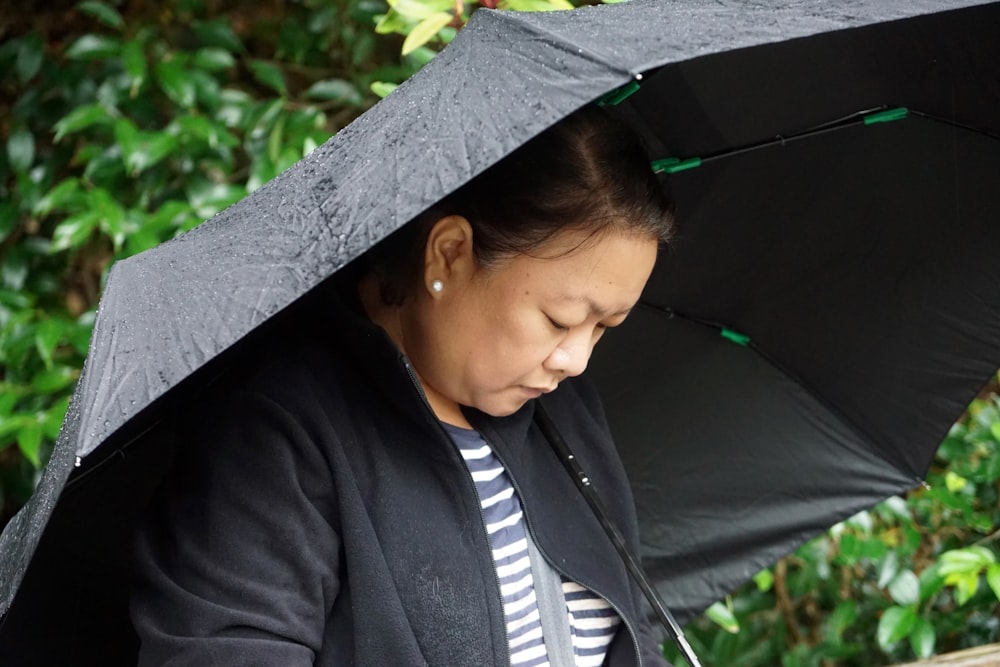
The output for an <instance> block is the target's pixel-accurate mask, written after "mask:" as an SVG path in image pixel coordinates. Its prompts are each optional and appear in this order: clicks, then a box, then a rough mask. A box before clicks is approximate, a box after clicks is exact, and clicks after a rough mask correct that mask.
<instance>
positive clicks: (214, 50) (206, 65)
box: [191, 46, 236, 71]
mask: <svg viewBox="0 0 1000 667" xmlns="http://www.w3.org/2000/svg"><path fill="white" fill-rule="evenodd" d="M191 64H193V65H194V66H195V67H197V68H199V69H207V70H210V71H218V70H224V69H229V68H230V67H233V66H234V65H236V58H234V57H233V54H231V53H230V52H229V51H226V50H225V49H220V48H218V47H212V46H206V47H205V48H202V49H198V50H197V51H196V52H195V54H194V58H193V59H192V61H191Z"/></svg>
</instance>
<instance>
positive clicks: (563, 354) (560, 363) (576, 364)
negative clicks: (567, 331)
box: [543, 337, 594, 377]
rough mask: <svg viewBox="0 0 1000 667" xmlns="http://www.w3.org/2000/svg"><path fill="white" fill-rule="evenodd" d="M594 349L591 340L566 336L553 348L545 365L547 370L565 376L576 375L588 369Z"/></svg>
mask: <svg viewBox="0 0 1000 667" xmlns="http://www.w3.org/2000/svg"><path fill="white" fill-rule="evenodd" d="M593 349H594V346H593V345H592V344H591V342H590V341H589V340H586V341H585V340H582V339H581V338H579V337H575V338H566V339H564V340H563V341H562V343H560V344H559V346H558V347H556V349H554V350H552V354H550V355H549V357H548V359H546V360H545V363H544V364H543V366H544V367H545V369H546V370H549V371H554V372H558V373H561V374H562V375H563V376H565V377H575V376H577V375H579V374H580V373H582V372H583V371H585V370H586V369H587V363H588V362H589V361H590V353H591V352H592V351H593Z"/></svg>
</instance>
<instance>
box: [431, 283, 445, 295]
mask: <svg viewBox="0 0 1000 667" xmlns="http://www.w3.org/2000/svg"><path fill="white" fill-rule="evenodd" d="M431 289H432V290H434V291H435V292H442V291H444V281H443V280H434V281H432V282H431Z"/></svg>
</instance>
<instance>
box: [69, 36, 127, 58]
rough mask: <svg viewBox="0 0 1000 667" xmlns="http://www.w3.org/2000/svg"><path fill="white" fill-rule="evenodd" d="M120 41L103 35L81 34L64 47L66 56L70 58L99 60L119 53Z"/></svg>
mask: <svg viewBox="0 0 1000 667" xmlns="http://www.w3.org/2000/svg"><path fill="white" fill-rule="evenodd" d="M121 48H122V42H121V40H120V39H117V38H114V37H104V36H103V35H83V36H82V37H80V38H79V39H77V40H76V41H75V42H73V43H72V44H70V45H69V48H68V49H66V57H67V58H69V59H71V60H100V59H105V58H112V57H114V56H117V55H118V54H119V53H121Z"/></svg>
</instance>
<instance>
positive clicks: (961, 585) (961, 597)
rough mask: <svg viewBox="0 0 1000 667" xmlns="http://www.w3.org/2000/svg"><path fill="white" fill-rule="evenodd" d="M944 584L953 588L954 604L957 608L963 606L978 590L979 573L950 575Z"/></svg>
mask: <svg viewBox="0 0 1000 667" xmlns="http://www.w3.org/2000/svg"><path fill="white" fill-rule="evenodd" d="M944 580H945V582H946V583H948V584H951V585H952V586H954V587H955V602H956V603H957V604H958V606H959V607H962V606H964V605H965V603H966V602H968V601H969V600H971V599H972V596H973V595H975V594H976V591H978V590H979V573H978V572H976V573H966V574H950V575H948V576H947V577H945V578H944Z"/></svg>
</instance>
